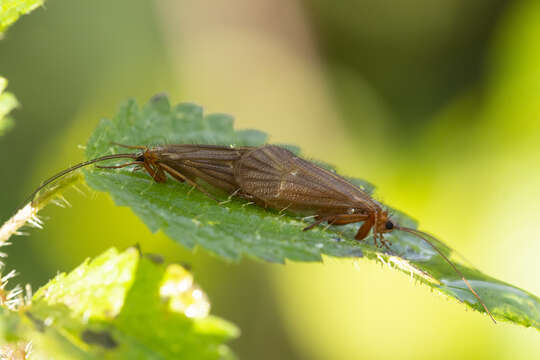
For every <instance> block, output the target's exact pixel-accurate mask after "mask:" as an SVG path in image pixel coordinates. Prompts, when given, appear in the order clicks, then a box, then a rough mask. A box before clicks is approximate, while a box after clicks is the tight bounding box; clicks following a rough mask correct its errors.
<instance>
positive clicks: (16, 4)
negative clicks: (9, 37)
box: [0, 0, 44, 36]
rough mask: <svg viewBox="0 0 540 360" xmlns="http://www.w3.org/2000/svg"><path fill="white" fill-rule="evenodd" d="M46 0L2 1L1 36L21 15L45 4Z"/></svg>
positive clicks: (0, 15)
mask: <svg viewBox="0 0 540 360" xmlns="http://www.w3.org/2000/svg"><path fill="white" fill-rule="evenodd" d="M43 2H44V0H2V1H1V2H0V36H1V35H2V33H3V32H5V31H6V30H7V28H8V27H9V26H10V25H11V24H13V23H14V22H15V21H17V20H18V19H19V17H20V16H21V15H25V14H28V13H29V12H30V11H32V10H34V9H36V8H38V7H40V6H41V5H43Z"/></svg>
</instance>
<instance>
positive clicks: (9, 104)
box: [0, 76, 19, 136]
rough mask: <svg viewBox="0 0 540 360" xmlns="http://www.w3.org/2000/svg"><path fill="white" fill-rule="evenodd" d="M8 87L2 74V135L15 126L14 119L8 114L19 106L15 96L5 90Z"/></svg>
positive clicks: (0, 84)
mask: <svg viewBox="0 0 540 360" xmlns="http://www.w3.org/2000/svg"><path fill="white" fill-rule="evenodd" d="M6 87H7V80H6V79H5V78H3V77H1V76H0V136H2V135H4V133H5V132H6V131H7V130H9V129H10V128H11V127H12V126H13V120H12V119H11V118H10V117H9V116H8V114H9V113H10V112H11V110H13V109H15V108H16V107H17V106H19V103H18V102H17V99H16V98H15V96H14V95H13V94H11V93H9V92H5V91H4V90H5V89H6Z"/></svg>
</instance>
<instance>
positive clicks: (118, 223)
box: [0, 0, 540, 359]
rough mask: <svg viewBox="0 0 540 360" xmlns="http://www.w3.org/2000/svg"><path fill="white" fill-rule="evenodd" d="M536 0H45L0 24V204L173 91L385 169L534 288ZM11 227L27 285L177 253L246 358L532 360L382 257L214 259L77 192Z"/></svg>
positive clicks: (514, 333)
mask: <svg viewBox="0 0 540 360" xmlns="http://www.w3.org/2000/svg"><path fill="white" fill-rule="evenodd" d="M538 39H540V2H538V1H505V0H496V1H494V0H491V1H488V0H479V1H464V0H437V1H433V0H408V1H401V0H388V1H384V2H382V1H377V0H351V1H340V2H339V1H338V2H329V1H323V0H304V1H301V0H257V1H252V0H239V1H234V2H231V1H226V0H214V1H210V0H207V1H174V0H159V1H142V0H130V1H128V0H117V1H104V0H94V1H78V2H74V1H67V0H51V1H48V2H47V3H46V7H45V8H42V9H39V10H36V11H35V12H34V13H32V14H31V15H30V16H25V17H24V18H22V19H21V20H20V21H19V22H18V23H17V24H16V25H15V26H13V27H12V28H11V29H10V30H9V31H8V33H7V35H6V37H5V38H4V39H3V40H2V41H0V74H1V75H3V76H5V77H6V78H7V79H8V80H9V81H10V85H9V90H10V91H11V92H13V93H15V95H16V96H17V97H18V99H19V101H20V102H21V103H22V107H21V108H20V109H19V110H18V111H16V112H14V114H13V116H14V118H15V119H16V126H15V128H14V129H12V130H11V131H10V132H9V133H8V134H7V135H5V136H4V137H2V138H0V159H1V164H2V172H1V173H2V176H1V177H0V189H2V190H1V191H0V196H1V201H0V221H3V220H5V219H7V218H8V217H9V216H11V215H12V213H13V212H14V210H15V209H16V207H17V206H18V205H20V202H21V201H22V200H23V199H24V198H25V197H26V195H27V194H28V193H29V192H30V191H31V190H32V189H33V187H35V186H36V185H37V184H38V183H39V182H40V181H41V180H42V179H44V178H45V177H47V176H49V175H51V174H52V173H54V172H55V171H57V170H60V169H63V168H65V167H66V166H68V165H70V164H73V163H75V162H77V161H81V160H83V150H82V149H80V148H79V147H78V145H84V144H85V143H86V140H87V138H88V136H89V135H90V133H91V131H92V129H93V128H94V126H95V125H96V124H97V122H98V121H99V119H100V118H102V117H111V116H112V115H113V114H114V113H115V112H116V109H117V106H118V105H119V104H120V103H121V102H123V101H124V100H125V99H126V98H128V97H130V96H133V97H135V98H137V99H138V100H139V102H141V103H142V102H145V101H147V100H148V99H149V98H150V97H151V96H152V95H154V94H156V93H159V92H167V93H168V94H169V96H170V97H171V101H172V102H180V101H194V102H197V103H200V104H201V105H203V106H204V107H205V109H206V110H207V111H209V112H226V113H230V114H232V115H234V116H235V117H236V124H237V127H240V128H248V127H250V128H257V129H260V130H263V131H266V132H268V133H269V134H271V140H272V141H273V142H277V143H295V144H297V145H299V146H301V147H302V148H303V150H304V154H306V155H307V156H308V157H313V158H317V159H320V160H324V161H327V162H329V163H333V164H335V165H336V166H337V168H338V169H339V171H340V172H341V173H343V174H346V175H350V176H355V177H360V178H364V179H366V180H369V181H371V182H373V183H375V184H376V185H377V186H378V193H377V194H378V198H379V199H381V200H383V201H385V202H387V203H389V204H391V205H393V206H395V207H397V208H398V209H401V210H403V211H405V212H407V213H409V214H410V215H412V216H414V217H416V218H417V219H419V220H420V223H421V227H422V228H423V229H424V230H427V231H431V232H433V233H435V234H437V235H438V236H439V237H440V238H441V239H443V240H444V241H445V242H446V243H448V244H449V245H450V246H452V247H454V248H455V249H457V250H459V251H460V252H461V253H462V254H464V255H465V256H466V257H467V258H468V259H469V260H470V261H471V262H472V263H473V264H475V265H476V266H477V267H478V268H479V269H481V270H483V271H484V272H486V273H488V274H490V275H493V276H495V277H497V278H500V279H502V280H504V281H508V282H510V283H512V284H515V285H517V286H520V287H522V288H524V289H526V290H528V291H531V292H533V293H535V294H540V281H538V279H537V275H538V274H539V273H540V262H539V261H538V254H539V253H540V242H539V241H538V239H539V238H540V236H539V235H540V228H538V226H537V224H539V223H540V166H539V156H540V147H539V143H540V42H539V41H538ZM86 193H87V194H88V196H86V197H84V196H81V195H79V194H78V193H76V192H75V191H71V192H70V193H68V199H69V201H70V202H71V203H72V205H73V208H71V209H61V208H58V207H54V206H51V207H49V208H47V209H45V210H44V211H43V212H42V215H43V216H44V217H45V218H46V219H45V221H46V222H45V229H44V230H35V229H32V230H30V234H31V235H30V236H29V237H18V238H15V239H13V242H14V244H13V245H12V246H11V247H9V248H8V249H7V251H8V252H9V258H8V259H7V263H8V267H10V268H16V269H17V270H18V271H19V272H20V273H21V275H20V276H19V278H18V280H19V281H20V282H30V283H31V284H32V285H33V286H34V288H37V287H38V286H40V285H42V284H44V283H45V282H46V281H47V279H49V278H51V277H52V276H54V275H55V274H56V272H57V271H69V270H70V269H72V268H73V267H74V266H76V265H77V264H79V263H80V262H82V261H83V260H84V259H85V258H86V257H88V256H95V255H97V254H99V253H100V252H102V251H104V250H105V249H107V248H108V247H110V246H117V247H119V248H124V247H127V246H129V245H133V244H135V243H139V244H140V245H141V247H142V249H143V250H145V251H148V252H156V253H162V254H166V256H167V258H168V260H171V261H182V262H187V263H191V264H192V266H193V270H194V272H195V276H196V278H197V279H198V282H199V283H200V284H201V285H202V287H203V288H204V289H205V290H206V292H207V293H208V295H209V297H210V299H211V300H212V305H213V312H214V313H215V314H217V315H220V316H223V317H225V318H227V319H229V320H231V321H233V322H235V323H236V324H238V325H239V327H240V328H241V329H242V336H241V338H240V339H238V340H237V341H235V342H234V343H233V344H232V348H233V349H234V351H235V352H236V353H237V354H238V355H239V356H240V358H243V359H253V358H256V359H397V358H399V359H433V358H437V359H464V358H471V359H472V358H474V359H493V358H497V359H525V358H529V359H530V358H531V357H534V354H540V341H539V337H538V336H539V334H538V333H537V331H535V330H532V329H525V328H521V327H517V326H512V325H508V324H504V323H499V324H498V325H496V326H494V325H493V324H492V323H491V322H490V321H489V319H488V318H487V317H485V316H481V315H479V314H478V313H474V312H471V311H465V306H463V305H461V304H458V303H456V302H455V301H449V300H447V299H445V298H442V297H440V296H434V295H435V294H434V293H432V292H431V291H429V290H428V288H427V287H423V286H420V285H417V284H415V283H413V282H411V281H410V280H409V278H408V277H407V276H404V275H403V274H401V273H398V272H396V271H393V270H389V269H387V268H383V267H381V266H380V265H378V264H376V263H371V262H368V261H360V262H352V261H343V260H336V259H326V261H325V263H324V264H296V263H289V264H287V265H285V266H281V265H271V264H263V263H259V262H256V261H252V260H249V259H246V260H243V261H242V262H241V263H240V264H225V263H223V262H222V261H221V260H219V259H216V258H215V257H213V256H211V255H208V254H207V253H205V252H204V251H196V252H195V254H191V253H190V252H188V251H186V250H184V249H182V248H180V247H179V246H177V245H176V244H175V243H173V242H172V241H171V240H169V239H167V238H166V237H165V236H163V235H162V234H151V233H149V231H148V230H147V229H146V228H145V226H144V225H143V224H142V223H141V222H140V221H139V220H138V219H137V218H136V217H135V216H134V215H133V214H132V213H131V211H130V210H128V209H126V208H119V207H115V206H114V205H113V204H112V201H111V200H110V199H109V197H108V196H107V195H105V194H102V193H95V192H93V191H92V190H87V191H86Z"/></svg>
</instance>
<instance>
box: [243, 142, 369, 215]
mask: <svg viewBox="0 0 540 360" xmlns="http://www.w3.org/2000/svg"><path fill="white" fill-rule="evenodd" d="M234 175H235V179H236V182H237V183H238V184H239V185H240V187H241V189H242V191H244V192H246V193H247V194H249V195H252V196H253V197H255V198H256V199H258V200H260V201H262V202H264V203H265V204H266V205H267V206H270V207H272V208H275V209H278V210H281V209H288V210H290V211H297V212H302V213H310V212H312V213H314V212H317V213H318V214H320V213H333V212H341V213H342V212H343V211H346V209H348V208H351V207H362V204H363V203H364V202H365V201H366V199H369V196H368V195H367V194H366V193H364V192H363V191H362V190H360V189H359V188H357V187H356V186H354V185H353V184H351V183H349V182H348V181H347V180H345V179H344V178H342V177H341V176H339V175H337V174H334V173H333V172H331V171H328V170H326V169H323V168H320V167H318V166H316V165H314V164H312V163H310V162H308V161H306V160H304V159H301V158H299V157H297V156H296V155H294V154H293V153H291V152H290V151H288V150H286V149H283V148H280V147H278V146H274V145H267V146H264V147H260V148H257V149H254V150H251V151H249V152H247V153H246V154H245V155H244V156H242V159H241V160H240V161H238V163H237V166H236V167H235V171H234ZM366 206H368V205H366Z"/></svg>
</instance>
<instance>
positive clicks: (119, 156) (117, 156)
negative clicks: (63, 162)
mask: <svg viewBox="0 0 540 360" xmlns="http://www.w3.org/2000/svg"><path fill="white" fill-rule="evenodd" d="M141 156H142V154H140V153H132V154H113V155H105V156H101V157H98V158H95V159H92V160H88V161H84V162H82V163H79V164H77V165H73V166H71V167H69V168H67V169H65V170H62V171H60V172H59V173H57V174H55V175H53V176H51V177H50V178H48V179H47V180H45V181H44V182H42V183H41V185H39V186H38V187H37V188H36V189H35V190H34V191H32V193H31V194H30V195H29V196H28V197H27V198H26V200H25V201H24V202H23V204H26V203H27V202H29V201H32V200H33V199H34V196H36V194H37V193H38V192H39V191H40V190H41V189H43V188H44V187H45V186H47V185H49V184H50V183H52V182H53V181H55V180H57V179H59V178H61V177H62V176H64V175H67V174H69V173H70V172H72V171H75V170H77V169H79V168H82V167H84V166H88V165H90V164H93V163H97V162H100V161H105V160H110V159H134V160H137V159H139V158H140V157H141Z"/></svg>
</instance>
